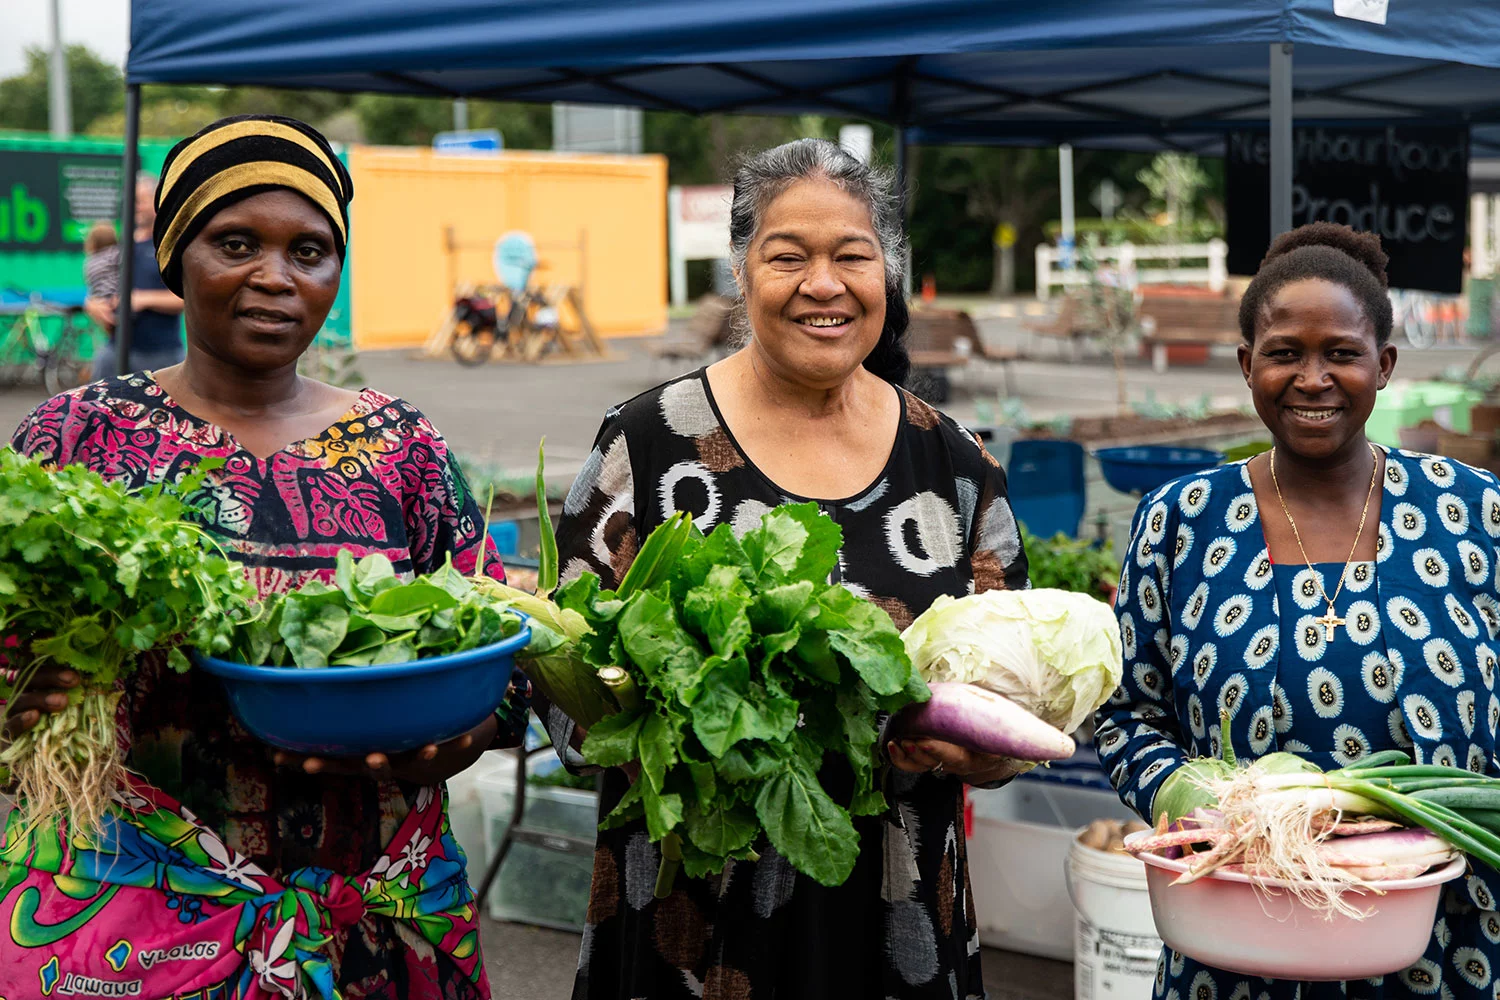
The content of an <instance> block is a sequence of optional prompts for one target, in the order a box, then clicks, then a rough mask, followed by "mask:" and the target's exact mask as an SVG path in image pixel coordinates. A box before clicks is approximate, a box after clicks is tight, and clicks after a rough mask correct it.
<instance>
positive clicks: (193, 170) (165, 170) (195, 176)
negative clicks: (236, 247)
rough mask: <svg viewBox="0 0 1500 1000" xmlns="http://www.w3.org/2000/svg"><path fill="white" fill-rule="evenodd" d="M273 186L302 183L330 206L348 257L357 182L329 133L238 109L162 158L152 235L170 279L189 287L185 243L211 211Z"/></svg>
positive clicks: (338, 242)
mask: <svg viewBox="0 0 1500 1000" xmlns="http://www.w3.org/2000/svg"><path fill="white" fill-rule="evenodd" d="M274 188H289V189H291V190H293V191H296V192H297V193H298V194H300V195H302V196H303V197H305V198H307V199H308V200H309V201H311V202H312V203H313V204H314V205H316V206H318V208H320V209H322V210H323V214H324V215H326V216H328V222H329V224H330V225H332V226H333V239H334V244H335V250H336V251H337V253H338V255H339V260H340V261H342V260H343V259H344V248H345V246H346V245H347V243H348V240H349V202H350V201H351V200H352V199H353V198H354V182H353V181H351V180H350V179H349V171H347V170H345V169H344V165H343V164H342V163H340V162H339V158H338V156H337V155H335V154H334V152H333V148H332V147H331V146H329V145H328V140H327V139H325V138H323V136H322V135H320V134H319V133H318V131H317V129H315V128H313V127H312V126H311V125H308V124H306V123H305V122H299V121H297V119H295V118H283V117H281V116H280V115H238V116H236V117H233V118H221V119H219V120H218V121H216V122H214V123H213V124H212V125H208V126H206V127H205V128H204V129H203V130H202V131H200V132H198V133H197V134H196V135H193V136H189V137H188V138H186V139H184V140H182V141H181V142H179V143H178V144H177V145H175V146H173V147H172V151H171V152H170V153H168V154H167V160H166V163H164V164H163V165H162V172H161V184H160V186H159V187H158V188H157V190H156V226H155V228H154V230H153V231H152V234H151V235H152V240H153V242H154V243H155V245H156V263H157V266H158V267H160V268H161V277H162V281H164V282H165V283H166V286H167V287H168V288H170V289H171V290H172V291H174V292H176V293H177V294H178V295H181V294H182V251H183V250H185V249H186V248H187V245H188V244H189V243H191V242H193V238H194V237H196V236H197V235H198V233H199V232H200V231H201V230H202V229H203V227H204V226H205V225H207V224H208V221H209V220H210V219H212V218H213V217H214V216H215V215H216V214H217V213H218V212H220V211H221V210H223V209H224V208H226V207H228V206H229V205H232V204H234V203H235V202H237V201H241V200H243V199H245V198H249V197H250V196H251V195H256V194H260V193H261V192H263V191H269V190H272V189H274Z"/></svg>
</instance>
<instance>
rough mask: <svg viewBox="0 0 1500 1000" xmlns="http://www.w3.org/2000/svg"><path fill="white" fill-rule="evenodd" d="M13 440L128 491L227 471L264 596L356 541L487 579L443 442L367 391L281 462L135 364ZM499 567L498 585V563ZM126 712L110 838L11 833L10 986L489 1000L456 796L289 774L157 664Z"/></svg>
mask: <svg viewBox="0 0 1500 1000" xmlns="http://www.w3.org/2000/svg"><path fill="white" fill-rule="evenodd" d="M12 444H13V446H14V447H15V448H16V449H17V450H18V451H21V452H23V453H26V454H29V455H34V456H36V457H38V458H40V459H42V460H43V461H47V462H50V463H53V464H56V465H64V464H71V463H78V464H82V465H85V466H88V467H89V468H91V469H93V470H94V471H96V472H98V473H100V474H101V475H103V476H105V477H106V478H109V479H115V480H122V481H124V482H126V483H128V484H129V485H130V486H132V487H142V486H146V485H148V484H152V483H156V482H160V481H163V480H167V481H171V480H173V479H175V478H177V476H178V475H180V474H181V473H182V472H184V471H186V470H187V469H189V468H191V467H193V466H194V465H196V464H197V462H198V461H199V460H201V459H203V458H219V459H223V460H224V465H223V466H222V467H221V468H219V469H218V470H216V471H215V472H214V473H212V475H211V479H210V484H209V487H208V493H209V497H208V498H207V500H206V502H205V503H204V504H202V505H201V510H202V516H203V518H204V520H205V524H206V527H208V528H209V529H210V530H211V531H212V532H213V533H214V534H215V535H216V536H217V538H218V539H219V540H220V542H221V544H223V546H224V548H225V550H226V551H227V552H229V553H230V555H231V556H232V557H233V558H235V559H236V560H238V561H240V562H242V563H243V564H244V565H245V567H246V569H247V572H248V573H249V574H250V578H251V579H252V580H253V582H254V583H255V584H256V586H257V587H258V588H259V590H260V592H261V593H263V594H266V593H273V592H279V591H285V590H289V589H292V588H294V587H296V586H298V585H299V584H300V583H302V582H303V581H305V580H308V579H312V578H318V579H324V580H331V579H332V576H333V571H334V558H335V555H336V554H337V552H338V551H339V550H340V549H350V550H352V551H353V552H354V553H355V554H356V555H364V554H367V553H370V552H381V553H383V554H385V555H386V556H387V557H388V558H389V559H390V560H391V562H392V563H393V564H394V565H395V567H396V570H397V571H398V572H403V573H424V572H429V571H431V570H434V569H436V568H438V567H439V566H441V565H442V563H443V561H444V559H445V558H447V557H449V556H451V557H452V560H453V564H454V566H455V567H456V568H458V569H459V570H460V571H461V572H465V573H468V572H472V571H473V569H474V567H475V562H476V559H477V556H478V553H479V551H480V544H481V539H482V537H483V521H482V517H481V515H480V511H479V507H478V504H477V503H476V502H475V499H474V498H473V496H472V495H471V494H470V492H469V488H468V485H467V483H466V482H465V480H464V477H463V475H462V474H461V472H460V471H459V469H458V466H457V464H456V463H455V461H454V459H453V456H452V455H451V453H450V452H449V450H448V447H447V444H446V443H445V442H444V440H443V438H442V436H441V435H440V434H439V433H438V432H437V430H436V429H435V428H434V427H433V426H432V424H431V423H430V422H429V421H428V420H427V418H426V417H424V416H423V415H422V414H421V413H420V412H419V411H418V410H417V409H416V408H414V407H413V406H411V405H410V404H409V403H407V402H405V401H403V400H400V399H395V398H392V397H390V396H387V395H385V394H383V393H380V392H377V391H375V390H373V389H365V390H363V391H362V392H361V393H360V394H359V397H358V399H357V400H356V401H355V403H354V405H353V406H351V407H350V409H349V410H348V411H347V412H346V413H345V414H344V415H343V416H342V417H340V418H339V419H338V420H337V421H335V422H334V423H333V424H332V425H331V426H329V427H328V428H327V429H326V430H324V431H323V432H322V433H320V434H318V435H317V436H315V437H311V438H307V439H305V440H302V441H298V442H294V443H293V444H291V445H288V446H287V447H286V448H283V449H282V450H281V451H278V452H276V453H275V454H273V455H271V456H269V457H265V458H258V457H256V456H254V455H252V454H251V453H249V452H248V451H246V450H245V449H244V448H242V447H241V446H240V444H239V443H238V442H237V441H236V440H235V439H234V437H233V436H232V435H230V434H229V433H228V432H226V431H225V430H224V429H223V428H221V427H218V426H217V425H215V424H212V423H209V422H208V421H205V420H202V419H200V418H198V417H196V416H194V415H193V414H191V413H189V412H187V411H186V410H184V409H183V408H182V407H181V406H179V405H178V404H177V403H176V402H175V401H174V400H173V399H172V398H171V397H170V396H168V395H167V393H166V392H165V391H164V390H163V389H162V388H161V386H160V385H158V384H157V383H156V382H155V381H154V380H153V379H152V378H151V377H150V376H149V375H142V374H136V375H130V376H123V377H120V378H115V379H109V380H105V381H101V382H95V383H93V384H91V385H88V386H84V387H82V388H80V389H76V390H73V391H71V392H68V393H64V394H62V395H59V396H55V397H53V398H52V399H50V400H48V401H47V402H45V403H43V404H42V405H41V406H39V407H37V409H36V410H34V411H33V412H32V413H31V415H30V416H28V417H27V418H26V419H25V420H24V421H23V422H22V423H21V426H20V427H19V428H18V429H17V430H16V432H15V435H14V437H13V439H12ZM485 541H487V539H486V540H485ZM485 569H486V572H488V573H489V574H490V575H492V576H494V577H496V578H499V579H503V578H504V570H503V568H502V567H501V564H500V561H499V559H498V557H495V556H494V554H493V552H490V553H489V555H488V556H487V557H486V562H485ZM528 695H529V684H527V683H526V682H525V680H524V678H520V677H519V675H518V678H517V682H516V684H515V685H514V686H513V690H512V696H511V699H510V702H509V703H508V704H507V706H505V708H504V709H503V710H502V713H501V714H502V720H503V724H502V730H506V731H503V732H502V733H501V736H500V737H499V739H498V740H497V745H513V744H514V743H515V742H516V741H517V739H518V737H519V734H520V732H521V730H522V728H523V727H524V724H525V718H526V704H527V698H528ZM119 722H120V732H121V737H122V739H123V740H125V741H126V743H127V745H128V756H127V764H128V765H129V766H130V767H131V768H132V769H133V770H134V771H136V772H137V773H138V774H139V775H140V776H141V778H142V781H141V782H139V783H138V785H137V786H136V787H134V788H132V789H131V791H130V792H129V794H127V795H124V796H122V797H121V808H120V809H119V810H118V818H117V819H116V820H115V821H113V822H112V823H111V825H110V828H109V831H108V834H107V836H106V838H105V840H104V843H102V844H100V845H96V846H95V847H94V849H91V850H85V849H83V848H84V847H85V846H87V845H81V844H77V843H72V844H70V843H65V842H63V841H62V840H61V839H60V838H57V837H55V836H54V837H52V838H50V839H48V838H43V837H41V836H33V837H29V838H21V837H19V836H18V835H17V832H16V831H15V830H14V828H13V830H12V832H11V834H10V835H9V836H8V838H7V842H6V846H5V848H4V849H3V851H0V996H7V995H8V996H31V995H36V994H37V993H38V992H40V993H41V995H46V996H51V995H53V990H54V989H57V990H59V991H60V992H61V993H66V992H78V991H80V990H82V991H88V990H94V991H96V993H95V995H121V996H125V995H130V996H138V997H142V998H143V1000H156V998H160V1000H166V998H173V1000H176V998H182V1000H188V998H199V997H201V998H203V1000H208V998H214V997H223V998H226V1000H228V998H249V997H301V996H321V997H323V998H324V1000H333V998H335V997H339V996H342V997H343V998H345V1000H355V998H390V1000H396V998H402V1000H407V998H412V1000H439V998H441V1000H450V998H453V1000H479V998H487V997H488V996H489V987H488V984H487V982H486V979H485V976H484V968H483V962H482V959H481V958H480V955H479V948H478V923H477V906H476V905H475V903H474V901H473V892H472V890H471V889H470V888H469V885H468V883H467V881H466V878H465V873H464V858H463V855H462V852H461V851H460V850H459V849H458V845H457V843H456V841H455V840H454V839H453V837H452V835H451V833H450V831H449V828H448V819H447V812H446V798H447V796H446V792H445V790H444V789H443V788H442V787H441V786H438V787H436V788H430V787H429V788H420V787H417V786H414V785H409V784H405V783H402V782H397V781H390V780H375V779H372V778H362V777H361V778H353V777H341V776H333V775H306V774H303V773H301V772H293V771H286V770H277V769H275V768H274V767H273V766H272V764H271V760H270V751H269V750H268V748H267V747H266V746H265V745H264V744H262V743H260V742H259V741H258V740H256V739H255V738H254V737H252V736H251V735H250V734H249V733H247V732H246V731H245V730H244V729H243V728H241V727H240V725H239V724H238V722H237V721H236V720H235V719H234V717H233V715H232V714H231V712H230V710H229V706H228V704H227V702H226V701H225V699H224V695H223V693H222V691H221V689H220V687H219V683H218V681H217V680H216V679H215V678H213V677H212V676H209V675H206V674H204V673H203V672H201V671H189V672H188V673H187V674H183V675H178V674H175V673H173V672H172V671H170V670H169V669H167V668H166V667H165V665H164V663H161V662H148V663H146V664H145V665H143V667H142V669H140V670H139V671H137V673H136V674H135V675H134V676H133V677H132V678H131V680H130V681H129V682H128V684H127V688H126V691H125V693H124V697H123V698H122V700H121V709H120V718H119ZM7 869H8V870H7ZM6 928H8V930H7V929H6ZM58 928H63V929H65V930H66V931H67V933H61V932H60V931H59V930H58ZM106 939H107V940H106ZM69 977H72V978H69ZM70 985H71V987H72V988H71V989H70V988H69V987H70ZM112 988H113V989H123V990H124V991H125V992H120V993H114V992H108V990H109V989H112ZM100 991H102V992H100Z"/></svg>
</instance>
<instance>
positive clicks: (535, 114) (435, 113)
mask: <svg viewBox="0 0 1500 1000" xmlns="http://www.w3.org/2000/svg"><path fill="white" fill-rule="evenodd" d="M352 110H353V112H354V115H355V117H356V118H357V119H358V122H359V126H360V129H361V130H362V133H363V138H364V141H366V142H372V143H376V144H378V145H385V146H426V145H430V144H431V143H432V137H433V136H434V135H436V134H437V133H439V132H444V131H447V130H448V129H451V128H453V102H452V101H451V100H447V99H444V98H433V97H398V96H394V95H390V94H360V95H359V96H357V97H355V98H354V102H353V105H352ZM469 127H470V128H498V129H499V130H500V134H501V136H502V137H503V138H504V140H505V148H506V149H549V148H551V146H552V107H551V105H547V104H501V103H499V102H497V101H470V102H469Z"/></svg>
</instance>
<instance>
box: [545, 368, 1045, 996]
mask: <svg viewBox="0 0 1500 1000" xmlns="http://www.w3.org/2000/svg"><path fill="white" fill-rule="evenodd" d="M901 406H902V419H901V422H900V425H899V429H898V431H897V434H896V441H895V445H894V446H893V447H892V449H891V455H890V458H889V460H888V461H887V463H886V466H885V468H884V469H883V470H882V472H881V473H880V475H879V477H878V478H877V479H876V480H875V482H874V483H872V484H871V485H870V486H869V487H867V488H866V489H864V490H862V491H861V492H860V493H858V494H857V495H855V496H852V497H848V498H845V499H841V500H817V501H816V502H817V503H818V505H819V507H820V508H821V509H822V510H823V511H824V512H825V513H826V514H827V515H828V516H829V517H831V518H833V519H834V520H835V521H836V522H838V524H839V525H840V526H841V527H842V528H843V531H844V548H843V551H842V554H841V558H840V563H839V567H838V570H837V572H838V573H839V575H840V579H841V582H843V583H844V584H845V585H846V586H848V587H849V588H850V589H852V590H854V591H856V592H858V593H860V594H862V595H864V596H866V597H868V598H870V600H872V601H874V602H875V603H876V604H878V605H880V606H881V607H882V608H884V609H886V611H888V612H889V613H890V615H891V617H892V618H893V619H894V620H895V621H896V624H897V625H898V626H899V627H902V628H904V627H905V626H906V625H907V624H908V623H910V621H911V620H912V618H913V617H914V616H915V615H917V614H920V613H921V612H922V611H923V610H925V609H926V608H927V606H928V605H929V604H931V603H932V600H933V599H934V598H935V597H937V595H939V594H952V595H954V596H963V595H965V594H968V593H972V592H974V591H976V590H989V589H998V588H1022V587H1025V586H1026V556H1025V553H1024V552H1023V551H1022V548H1021V540H1020V536H1019V533H1018V532H1017V529H1016V524H1015V520H1014V518H1013V517H1012V515H1011V511H1010V506H1009V504H1008V503H1007V502H1006V490H1005V474H1004V472H1003V471H1002V470H1001V469H1000V467H999V465H998V463H996V462H995V460H994V459H993V458H991V457H990V455H989V454H988V453H987V452H986V451H985V450H984V448H983V447H982V446H981V445H980V444H979V442H978V441H977V440H976V439H975V438H974V437H973V436H972V435H970V434H969V433H968V432H966V431H964V430H962V429H961V428H960V427H959V426H958V425H957V424H956V423H954V422H953V421H952V420H951V419H949V418H948V417H946V416H943V415H942V414H940V413H938V412H937V411H936V410H934V409H933V408H932V407H930V406H928V405H927V404H926V403H924V402H922V401H921V400H919V399H917V398H916V397H915V396H912V395H910V394H908V393H906V392H904V391H903V392H902V393H901ZM808 499H810V498H806V497H799V496H794V495H792V494H790V493H788V492H787V491H785V490H783V489H781V488H779V487H778V486H776V484H775V483H773V482H772V481H771V480H770V479H768V478H767V477H766V476H765V475H764V474H763V473H762V472H761V471H760V470H759V469H757V468H756V467H755V465H754V464H753V463H752V462H751V461H750V460H749V459H748V458H747V457H746V455H745V453H744V451H743V450H741V448H740V447H739V445H738V443H736V441H735V439H734V435H733V434H732V433H731V431H730V430H729V428H728V427H727V426H726V425H725V423H724V420H723V418H722V417H721V415H720V413H719V410H718V407H717V405H716V404H715V403H714V399H713V393H712V390H711V389H710V388H709V385H708V379H707V376H706V374H705V372H704V371H702V370H700V371H698V372H694V373H692V374H690V375H686V376H683V377H681V378H678V379H675V380H673V381H671V382H668V383H666V384H665V385H662V386H659V387H657V388H655V389H652V390H650V391H649V392H646V393H643V394H642V395H640V396H637V397H636V398H635V399H632V400H631V401H630V402H628V403H625V404H624V405H622V406H619V407H616V408H615V409H613V410H611V411H610V412H609V413H608V414H607V415H606V417H605V421H604V426H603V428H602V429H601V430H600V432H599V437H598V439H597V441H596V443H595V447H594V451H593V453H592V454H591V455H590V456H589V459H588V462H587V463H586V464H585V465H584V468H583V470H582V471H581V472H580V473H579V476H578V479H577V481H576V482H575V483H574V484H573V488H572V490H571V491H570V493H569V494H568V499H567V501H566V504H565V505H564V509H563V519H562V524H561V526H560V528H559V530H558V545H559V548H560V552H561V560H562V567H563V576H564V578H568V577H572V576H576V575H578V574H580V573H582V572H584V571H586V570H590V571H593V572H595V573H597V574H599V576H600V577H601V578H602V579H603V580H604V582H605V584H606V585H613V584H614V583H615V582H616V581H618V580H619V579H620V577H621V576H622V575H623V574H624V572H625V570H626V568H627V567H628V566H629V565H630V563H631V560H633V559H634V558H635V554H636V552H637V550H638V548H639V545H640V542H641V540H642V539H644V538H645V537H646V535H648V534H649V533H650V532H651V531H652V530H653V529H654V528H656V527H657V526H658V525H659V524H661V523H662V521H663V520H665V518H666V517H667V516H668V515H669V514H670V513H672V512H674V511H677V510H683V511H688V512H690V513H691V514H693V516H694V521H695V523H696V524H697V525H698V527H699V528H700V529H701V530H703V531H705V532H708V531H711V530H713V528H714V527H715V526H717V525H718V524H721V523H726V522H727V523H729V524H731V525H733V526H734V527H735V529H736V530H737V531H740V532H743V531H745V530H748V529H749V528H751V527H754V526H755V525H756V524H758V523H759V520H760V517H761V515H762V514H764V513H765V512H766V511H768V510H770V509H771V508H772V507H775V506H777V505H779V504H782V503H788V502H800V501H804V500H808ZM835 770H836V769H834V768H831V767H830V768H826V769H825V774H824V775H823V780H824V781H825V783H827V784H829V785H830V791H831V792H832V793H833V794H834V796H835V798H838V797H839V795H840V789H839V788H838V787H837V785H838V782H839V781H840V780H841V779H840V777H839V775H838V774H836V773H833V772H835ZM842 780H844V781H846V782H847V780H848V779H847V778H845V779H842ZM626 787H627V785H626V782H625V779H624V777H623V775H621V774H620V773H619V772H617V771H616V772H611V773H610V774H608V775H607V776H606V783H605V794H604V796H603V801H602V802H601V808H602V809H603V810H604V811H605V812H608V811H609V810H610V809H612V808H613V807H614V804H615V802H616V801H618V799H619V797H620V796H621V795H622V794H623V793H624V791H625V788H626ZM959 788H960V785H959V782H958V781H957V780H955V779H953V778H935V777H931V776H927V775H922V776H913V775H906V774H903V773H901V772H897V771H894V770H892V771H890V773H889V777H888V778H887V784H886V791H887V795H888V798H889V799H890V801H891V809H890V810H889V811H888V812H887V813H886V814H885V815H883V816H874V817H866V818H856V819H855V827H856V829H857V830H858V831H859V833H860V842H861V854H860V858H859V861H858V863H857V864H856V866H855V869H854V873H853V875H852V876H851V877H850V879H849V881H848V882H846V883H845V884H844V885H842V886H839V887H838V888H833V889H829V888H825V887H823V886H820V885H818V884H817V883H815V882H813V881H812V880H810V879H808V878H806V877H804V876H801V875H799V874H797V873H796V872H795V871H793V870H792V869H791V868H790V866H789V865H788V864H787V863H786V861H785V860H784V859H782V858H781V857H780V856H778V855H777V854H776V853H775V852H774V851H772V850H770V849H769V847H765V848H763V849H762V852H761V860H760V861H758V862H755V863H750V862H735V863H731V865H730V867H728V868H726V869H725V871H724V873H723V874H722V875H721V876H717V877H711V878H709V879H696V880H695V879H685V878H679V879H678V881H677V888H676V889H675V891H674V892H673V893H672V894H671V896H669V897H668V898H667V899H664V900H656V899H654V898H652V890H653V888H654V883H655V878H656V868H657V854H656V848H655V846H654V845H652V844H651V843H650V842H649V840H648V839H647V836H646V830H645V826H644V823H637V824H633V825H631V826H627V827H624V828H621V829H617V830H611V831H608V832H604V833H601V834H600V835H599V848H598V851H597V852H596V854H595V862H594V879H593V888H592V892H591V894H590V901H589V910H588V920H587V928H586V930H585V932H584V938H583V954H582V956H581V958H580V960H579V971H578V979H577V983H576V985H575V987H574V994H573V995H574V997H575V1000H584V998H587V1000H603V998H619V1000H625V998H631V997H643V996H645V997H651V998H653V1000H677V998H686V997H704V996H713V997H717V998H723V1000H751V998H761V997H775V998H776V1000H788V998H804V997H805V998H814V997H816V998H819V1000H822V998H826V997H830V996H847V997H890V998H900V1000H928V998H939V997H940V998H943V1000H950V998H959V1000H962V998H969V997H976V998H977V997H982V996H983V995H984V987H983V985H982V983H981V978H980V968H979V939H978V932H977V929H976V926H975V917H974V906H973V901H972V898H971V896H970V889H969V873H968V864H967V849H966V844H965V840H964V825H963V810H962V802H961V798H960V795H959ZM845 797H846V798H847V793H846V794H845Z"/></svg>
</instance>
